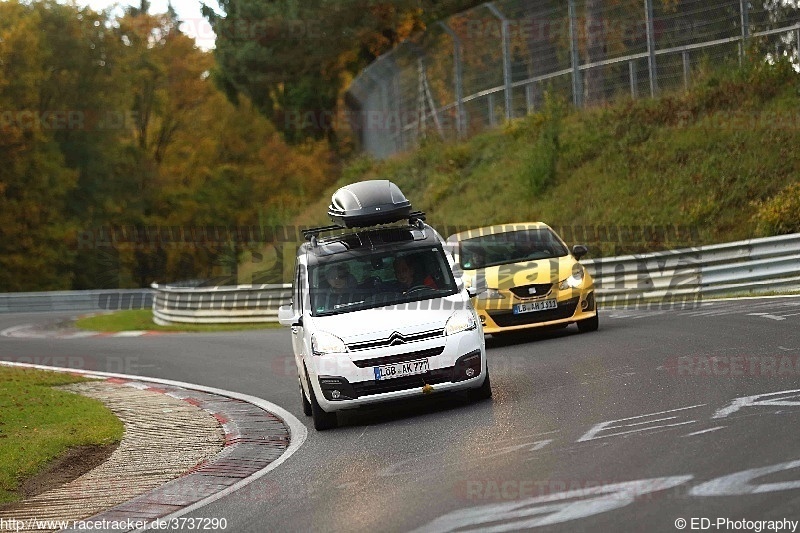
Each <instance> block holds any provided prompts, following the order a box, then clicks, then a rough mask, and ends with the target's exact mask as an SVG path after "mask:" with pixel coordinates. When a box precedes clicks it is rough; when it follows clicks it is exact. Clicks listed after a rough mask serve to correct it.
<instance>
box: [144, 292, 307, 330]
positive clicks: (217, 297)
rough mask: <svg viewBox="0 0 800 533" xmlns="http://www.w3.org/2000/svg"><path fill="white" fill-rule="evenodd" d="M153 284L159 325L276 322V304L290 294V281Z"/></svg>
mask: <svg viewBox="0 0 800 533" xmlns="http://www.w3.org/2000/svg"><path fill="white" fill-rule="evenodd" d="M152 287H153V290H154V291H155V298H154V299H153V321H154V322H155V323H156V324H159V325H168V324H235V323H252V322H277V320H278V307H280V306H281V305H283V304H285V303H287V302H288V301H289V300H290V298H291V295H292V286H291V285H290V284H273V285H238V286H228V287H224V286H223V287H196V288H192V287H176V286H172V285H158V284H156V283H154V284H153V285H152Z"/></svg>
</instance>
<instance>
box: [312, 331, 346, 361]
mask: <svg viewBox="0 0 800 533" xmlns="http://www.w3.org/2000/svg"><path fill="white" fill-rule="evenodd" d="M311 351H312V352H314V355H328V354H332V353H344V352H346V351H347V347H345V345H344V341H343V340H342V339H340V338H339V337H337V336H336V335H333V334H331V333H327V332H325V331H318V332H316V333H314V334H313V335H311Z"/></svg>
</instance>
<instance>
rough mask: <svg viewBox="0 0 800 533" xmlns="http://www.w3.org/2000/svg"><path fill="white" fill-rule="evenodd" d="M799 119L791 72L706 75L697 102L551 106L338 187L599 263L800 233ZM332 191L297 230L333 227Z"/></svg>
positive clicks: (690, 97)
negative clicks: (387, 191)
mask: <svg viewBox="0 0 800 533" xmlns="http://www.w3.org/2000/svg"><path fill="white" fill-rule="evenodd" d="M798 113H800V75H798V74H797V72H796V71H795V70H794V69H793V68H792V67H791V65H789V64H784V63H781V64H778V65H757V66H754V67H749V68H744V69H741V70H738V71H735V72H727V73H724V74H720V73H718V72H708V73H703V72H699V73H696V74H695V85H694V87H693V88H692V89H691V90H690V91H688V92H685V93H684V92H682V93H680V94H668V95H664V96H662V97H661V98H658V99H655V100H639V101H630V100H625V101H619V102H615V103H612V104H608V105H606V106H603V107H599V108H593V109H590V110H582V111H581V110H578V111H576V110H574V109H571V108H570V107H569V106H567V105H565V104H564V103H563V102H558V101H555V100H554V99H552V98H551V99H549V102H548V105H547V107H546V109H545V110H543V111H542V112H541V113H537V114H534V115H530V116H528V117H526V118H524V119H519V120H516V121H513V122H511V123H508V124H506V125H505V126H504V127H502V128H500V129H498V130H495V131H492V132H488V133H484V134H481V135H478V136H476V137H474V138H472V139H470V140H468V141H465V142H462V143H443V142H441V141H437V140H428V141H427V142H425V143H424V145H423V146H421V147H420V148H419V149H418V150H417V151H414V152H413V153H408V154H405V155H402V156H397V157H395V158H393V159H390V160H387V161H375V160H371V159H369V158H366V157H362V158H359V159H356V160H354V161H351V162H350V164H349V165H347V166H346V167H345V169H344V171H343V173H342V177H341V179H340V180H339V182H338V184H337V186H340V185H342V184H345V183H350V182H354V181H359V180H362V179H389V180H392V181H394V182H395V183H397V184H398V185H399V186H400V188H401V189H402V190H403V191H404V192H405V194H406V196H408V197H409V198H410V199H411V200H412V203H413V205H414V207H415V208H418V209H422V210H424V211H426V212H427V214H428V221H429V222H430V223H431V224H433V225H434V226H435V227H437V228H439V229H440V231H442V233H449V231H450V229H451V228H450V227H452V226H457V227H461V228H463V227H476V226H480V225H488V224H495V223H507V222H515V221H528V220H541V221H544V222H547V223H548V224H550V225H552V226H557V227H562V228H563V231H562V233H565V235H564V237H565V240H568V241H571V242H569V244H573V243H574V242H577V241H579V240H580V241H582V242H586V243H587V244H589V245H590V248H591V249H592V251H593V254H592V255H594V256H595V257H597V256H600V255H617V254H620V253H626V252H641V251H652V250H656V249H664V248H674V247H677V246H687V245H698V244H709V243H715V242H725V241H732V240H738V239H744V238H749V237H754V236H764V235H771V234H776V233H790V232H795V231H800V152H798V150H797V147H798V146H800V120H798ZM333 190H335V188H331V189H330V190H328V191H326V193H325V194H324V196H323V198H321V199H320V200H319V201H317V202H315V203H314V204H313V205H310V206H309V207H308V208H307V209H306V210H305V211H304V212H303V213H301V214H300V215H299V216H298V217H297V218H296V220H295V222H296V223H298V224H326V223H328V220H327V218H326V216H325V213H326V208H327V205H328V203H329V200H330V193H331V192H333ZM589 226H591V227H594V230H595V231H585V230H586V229H587V227H589ZM664 226H668V227H670V228H672V229H673V231H666V232H664V231H659V228H658V227H664ZM676 226H679V227H678V228H676ZM598 227H603V228H605V229H603V230H602V231H599V232H598V231H596V230H597V229H598ZM631 227H633V229H634V231H633V233H631V232H630V231H629V230H630V228H631ZM618 230H619V231H618ZM636 230H638V231H636ZM620 231H621V232H622V235H621V236H620ZM570 233H572V234H573V235H572V237H573V238H572V239H571V238H570V235H569V234H570ZM446 236H447V235H445V237H446Z"/></svg>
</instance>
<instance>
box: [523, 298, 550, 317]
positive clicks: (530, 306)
mask: <svg viewBox="0 0 800 533" xmlns="http://www.w3.org/2000/svg"><path fill="white" fill-rule="evenodd" d="M557 307H558V304H557V303H556V300H555V299H550V300H542V301H541V302H530V303H527V304H517V305H515V306H514V314H515V315H519V314H521V313H533V312H534V311H545V310H547V309H556V308H557Z"/></svg>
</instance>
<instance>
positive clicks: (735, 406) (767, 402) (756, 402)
mask: <svg viewBox="0 0 800 533" xmlns="http://www.w3.org/2000/svg"><path fill="white" fill-rule="evenodd" d="M798 393H800V389H793V390H786V391H780V392H770V393H767V394H757V395H755V396H742V397H740V398H735V399H734V400H733V401H732V402H731V404H730V405H729V406H728V407H724V408H722V409H718V410H717V412H716V413H714V416H712V417H711V418H725V417H726V416H729V415H732V414H733V413H735V412H736V411H738V410H739V409H741V408H742V407H765V406H766V407H774V406H776V405H787V406H798V405H800V401H793V400H791V398H795V397H800V394H798ZM787 394H788V396H786V397H785V398H775V399H767V398H769V397H771V396H780V395H787Z"/></svg>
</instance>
